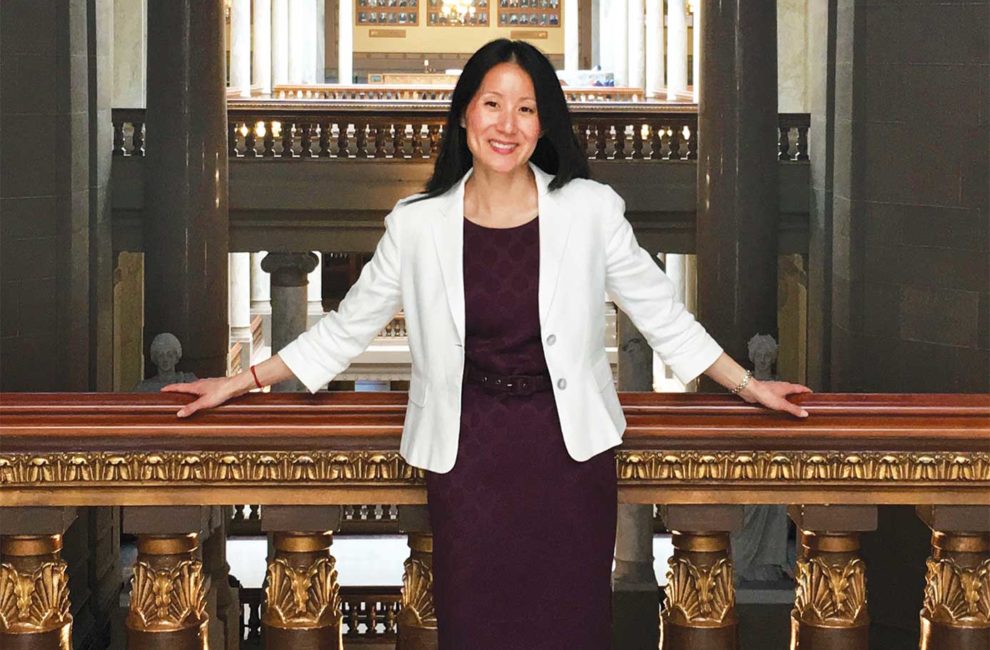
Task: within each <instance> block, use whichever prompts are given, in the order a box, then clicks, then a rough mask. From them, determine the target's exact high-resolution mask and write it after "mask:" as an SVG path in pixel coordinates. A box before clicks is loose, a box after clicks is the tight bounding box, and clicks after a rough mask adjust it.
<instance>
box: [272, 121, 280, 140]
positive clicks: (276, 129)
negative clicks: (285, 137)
mask: <svg viewBox="0 0 990 650" xmlns="http://www.w3.org/2000/svg"><path fill="white" fill-rule="evenodd" d="M281 135H282V123H281V122H272V137H275V138H277V137H279V136H281Z"/></svg>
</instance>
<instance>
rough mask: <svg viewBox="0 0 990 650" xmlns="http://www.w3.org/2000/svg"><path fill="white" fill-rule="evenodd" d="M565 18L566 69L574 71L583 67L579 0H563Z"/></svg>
mask: <svg viewBox="0 0 990 650" xmlns="http://www.w3.org/2000/svg"><path fill="white" fill-rule="evenodd" d="M563 5H564V6H563V12H564V15H563V20H564V70H566V71H567V72H573V71H575V70H577V69H579V68H580V67H581V65H580V62H579V61H578V58H579V54H578V50H579V40H580V34H581V32H580V30H579V25H578V0H563Z"/></svg>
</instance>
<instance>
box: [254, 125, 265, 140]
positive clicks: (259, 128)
mask: <svg viewBox="0 0 990 650" xmlns="http://www.w3.org/2000/svg"><path fill="white" fill-rule="evenodd" d="M265 133H267V131H266V130H265V123H264V122H258V123H257V124H255V125H254V134H255V135H256V136H258V137H259V138H263V137H265Z"/></svg>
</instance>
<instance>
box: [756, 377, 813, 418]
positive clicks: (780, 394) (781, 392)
mask: <svg viewBox="0 0 990 650" xmlns="http://www.w3.org/2000/svg"><path fill="white" fill-rule="evenodd" d="M810 392H811V389H810V388H808V387H807V386H802V385H801V384H791V383H789V382H786V381H759V380H757V379H751V380H750V381H749V384H748V385H747V386H746V388H744V389H743V390H742V391H741V392H740V393H739V397H741V398H743V399H744V400H746V401H747V402H750V403H756V404H762V405H763V406H765V407H767V408H768V409H772V410H774V411H784V412H785V413H790V414H791V415H793V416H795V417H799V418H806V417H808V412H807V411H806V410H804V409H803V408H801V407H800V406H798V405H797V404H794V403H792V402H789V401H788V400H787V396H788V395H800V394H801V393H810Z"/></svg>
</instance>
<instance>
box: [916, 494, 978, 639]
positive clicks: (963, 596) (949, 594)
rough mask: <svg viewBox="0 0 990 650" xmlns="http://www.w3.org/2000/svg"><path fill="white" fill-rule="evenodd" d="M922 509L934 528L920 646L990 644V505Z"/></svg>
mask: <svg viewBox="0 0 990 650" xmlns="http://www.w3.org/2000/svg"><path fill="white" fill-rule="evenodd" d="M917 511H918V516H919V517H921V519H922V521H924V522H925V523H926V524H927V525H928V526H929V527H930V528H931V529H932V555H931V557H930V558H928V562H927V564H928V572H927V575H926V576H925V598H924V603H923V605H922V608H921V650H950V649H951V650H990V507H986V506H922V507H919V508H918V509H917Z"/></svg>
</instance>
